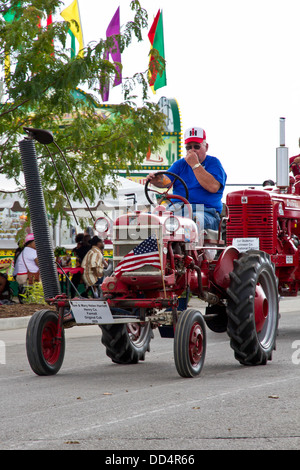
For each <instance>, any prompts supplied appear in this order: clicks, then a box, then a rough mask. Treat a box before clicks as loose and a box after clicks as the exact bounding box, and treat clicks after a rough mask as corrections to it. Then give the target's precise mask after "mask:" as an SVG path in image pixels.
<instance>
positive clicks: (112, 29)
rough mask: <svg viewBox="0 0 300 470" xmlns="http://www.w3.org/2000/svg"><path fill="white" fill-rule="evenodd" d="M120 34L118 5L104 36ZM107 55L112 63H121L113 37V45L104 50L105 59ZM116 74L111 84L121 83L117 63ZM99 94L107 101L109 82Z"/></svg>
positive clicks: (117, 46) (116, 43) (119, 68)
mask: <svg viewBox="0 0 300 470" xmlns="http://www.w3.org/2000/svg"><path fill="white" fill-rule="evenodd" d="M119 34H120V7H118V8H117V10H116V12H115V14H114V16H113V17H112V19H111V22H110V23H109V25H108V27H107V30H106V38H109V37H111V36H115V35H119ZM109 55H111V57H112V60H113V62H114V63H116V62H118V63H120V64H121V52H120V48H119V44H118V41H117V40H116V39H114V46H113V47H112V48H110V50H109V51H107V52H106V54H105V57H104V58H105V59H106V60H108V59H109ZM116 70H117V73H116V76H115V81H114V84H113V86H117V85H120V83H122V72H121V67H120V66H119V65H116ZM101 95H102V99H103V101H108V98H109V83H107V84H106V86H105V87H103V89H102V90H101Z"/></svg>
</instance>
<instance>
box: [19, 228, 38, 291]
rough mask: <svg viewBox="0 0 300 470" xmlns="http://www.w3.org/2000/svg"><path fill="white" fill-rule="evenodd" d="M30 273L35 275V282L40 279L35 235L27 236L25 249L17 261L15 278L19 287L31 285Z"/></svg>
mask: <svg viewBox="0 0 300 470" xmlns="http://www.w3.org/2000/svg"><path fill="white" fill-rule="evenodd" d="M28 273H34V275H35V280H38V279H39V275H38V273H39V263H38V258H37V252H36V247H35V240H34V235H33V233H29V234H28V235H27V236H26V238H25V244H24V248H23V250H22V251H21V252H20V253H19V255H18V257H17V259H16V260H15V269H14V276H15V279H16V281H17V283H18V284H19V286H27V285H29V283H30V281H29V278H30V277H32V275H31V274H28Z"/></svg>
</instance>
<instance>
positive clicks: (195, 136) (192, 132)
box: [184, 127, 206, 144]
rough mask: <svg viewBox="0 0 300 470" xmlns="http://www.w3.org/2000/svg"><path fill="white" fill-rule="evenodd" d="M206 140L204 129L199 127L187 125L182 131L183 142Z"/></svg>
mask: <svg viewBox="0 0 300 470" xmlns="http://www.w3.org/2000/svg"><path fill="white" fill-rule="evenodd" d="M203 140H206V134H205V130H204V129H202V128H201V127H189V128H188V129H187V130H186V131H185V133H184V143H185V144H187V143H188V142H203Z"/></svg>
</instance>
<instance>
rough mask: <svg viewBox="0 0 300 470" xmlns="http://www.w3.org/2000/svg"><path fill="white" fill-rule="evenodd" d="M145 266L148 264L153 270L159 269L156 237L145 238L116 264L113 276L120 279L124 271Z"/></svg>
mask: <svg viewBox="0 0 300 470" xmlns="http://www.w3.org/2000/svg"><path fill="white" fill-rule="evenodd" d="M146 264H150V265H151V266H154V267H155V268H160V267H161V266H160V259H159V253H158V244H157V240H156V237H149V238H147V240H144V241H143V242H142V243H140V244H139V245H138V246H136V247H135V248H134V249H133V250H131V251H130V252H129V253H127V255H125V256H124V258H123V259H122V261H120V262H119V263H118V264H117V266H116V269H115V275H116V277H120V276H121V274H122V273H123V272H124V271H134V270H135V269H139V268H141V267H142V266H145V265H146Z"/></svg>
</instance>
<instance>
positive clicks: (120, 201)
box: [68, 176, 149, 210]
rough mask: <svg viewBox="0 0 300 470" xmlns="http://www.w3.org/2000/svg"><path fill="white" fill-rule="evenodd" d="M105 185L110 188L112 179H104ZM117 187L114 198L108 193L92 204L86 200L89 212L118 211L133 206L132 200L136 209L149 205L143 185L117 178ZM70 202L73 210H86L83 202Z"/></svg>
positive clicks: (120, 177)
mask: <svg viewBox="0 0 300 470" xmlns="http://www.w3.org/2000/svg"><path fill="white" fill-rule="evenodd" d="M105 185H106V186H112V179H111V178H110V177H107V178H106V181H105ZM117 186H118V188H117V192H116V196H115V197H114V196H113V195H112V193H108V194H107V195H105V196H101V194H99V198H97V199H96V200H95V201H94V203H93V204H92V203H91V202H90V201H89V200H88V199H87V198H86V201H87V203H88V205H89V206H90V208H91V210H107V209H118V208H124V207H127V206H132V205H133V204H134V198H135V202H136V203H137V206H138V207H141V206H148V205H149V202H148V201H147V199H146V196H145V192H144V185H142V184H139V183H136V182H135V181H132V180H129V179H127V178H123V177H122V176H119V177H118V182H117ZM128 195H132V196H128ZM70 202H71V205H72V208H73V209H74V210H77V209H86V204H85V202H84V201H81V202H79V201H74V200H71V201H70ZM68 210H69V208H68Z"/></svg>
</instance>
